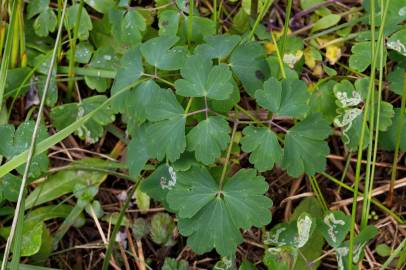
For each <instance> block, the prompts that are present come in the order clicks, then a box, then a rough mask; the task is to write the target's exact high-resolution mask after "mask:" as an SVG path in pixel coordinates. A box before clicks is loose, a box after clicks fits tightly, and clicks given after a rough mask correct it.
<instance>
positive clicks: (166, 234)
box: [150, 213, 175, 246]
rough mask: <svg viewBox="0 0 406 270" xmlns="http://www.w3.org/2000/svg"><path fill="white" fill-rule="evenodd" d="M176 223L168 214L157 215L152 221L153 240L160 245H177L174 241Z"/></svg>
mask: <svg viewBox="0 0 406 270" xmlns="http://www.w3.org/2000/svg"><path fill="white" fill-rule="evenodd" d="M174 228H175V223H174V222H173V219H172V218H171V216H170V215H168V214H167V213H157V214H155V215H154V216H153V217H152V220H151V231H150V235H151V239H152V241H154V242H155V243H156V244H158V245H164V246H172V245H173V244H175V242H174V240H173V239H172V232H173V229H174Z"/></svg>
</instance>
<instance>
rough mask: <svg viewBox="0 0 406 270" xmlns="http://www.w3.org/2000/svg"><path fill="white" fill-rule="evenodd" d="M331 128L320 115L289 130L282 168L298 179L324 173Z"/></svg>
mask: <svg viewBox="0 0 406 270" xmlns="http://www.w3.org/2000/svg"><path fill="white" fill-rule="evenodd" d="M330 132H331V130H330V126H329V124H328V122H327V121H326V120H325V119H324V118H323V117H322V116H321V115H320V114H311V115H309V116H308V117H306V118H305V119H304V120H303V121H302V122H300V123H298V124H297V125H295V126H294V127H293V128H291V129H289V130H288V132H287V134H286V138H285V148H284V153H283V159H282V168H283V169H286V170H287V171H288V174H289V175H290V176H293V177H297V176H300V175H302V174H303V173H306V174H308V175H313V174H315V173H316V172H320V171H323V170H324V169H325V166H326V156H327V155H328V153H329V152H330V149H329V147H328V145H327V142H325V141H324V140H325V139H326V138H327V137H328V136H329V135H330Z"/></svg>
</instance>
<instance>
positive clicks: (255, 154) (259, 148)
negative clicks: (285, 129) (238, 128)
mask: <svg viewBox="0 0 406 270" xmlns="http://www.w3.org/2000/svg"><path fill="white" fill-rule="evenodd" d="M242 133H243V134H244V137H243V138H242V139H241V147H242V150H243V151H244V152H247V153H251V154H250V157H249V161H250V163H252V164H254V165H255V168H256V169H257V170H258V171H260V172H263V171H267V170H272V168H273V166H274V164H275V163H278V162H280V161H281V159H282V148H281V146H280V145H279V142H278V137H277V136H276V134H275V133H274V132H273V131H272V130H271V129H269V128H259V127H252V126H248V127H246V128H244V130H243V132H242Z"/></svg>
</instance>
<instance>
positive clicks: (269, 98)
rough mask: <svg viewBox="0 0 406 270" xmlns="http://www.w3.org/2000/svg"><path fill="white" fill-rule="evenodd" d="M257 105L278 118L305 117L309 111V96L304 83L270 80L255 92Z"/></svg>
mask: <svg viewBox="0 0 406 270" xmlns="http://www.w3.org/2000/svg"><path fill="white" fill-rule="evenodd" d="M255 98H256V100H257V103H258V104H259V105H260V106H262V107H264V108H265V109H267V110H269V111H271V112H273V113H275V114H276V115H278V116H291V117H303V116H304V115H305V114H306V112H307V111H308V110H309V106H308V104H307V100H308V98H309V94H308V93H307V87H306V84H305V83H304V81H301V80H295V79H287V80H283V81H282V82H280V81H278V80H277V79H275V78H270V79H268V80H267V81H265V82H264V87H263V89H260V90H258V91H256V92H255Z"/></svg>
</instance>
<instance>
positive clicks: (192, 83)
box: [175, 55, 233, 100]
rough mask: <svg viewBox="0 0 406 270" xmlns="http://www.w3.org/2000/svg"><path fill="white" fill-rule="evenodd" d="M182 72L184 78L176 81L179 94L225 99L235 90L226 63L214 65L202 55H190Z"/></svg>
mask: <svg viewBox="0 0 406 270" xmlns="http://www.w3.org/2000/svg"><path fill="white" fill-rule="evenodd" d="M181 74H182V77H183V78H184V79H179V80H177V81H176V82H175V88H176V94H178V95H181V96H187V97H208V98H210V99H215V100H224V99H228V98H229V97H230V95H231V93H232V92H233V84H232V73H231V71H230V70H229V68H228V67H227V66H226V65H224V64H220V65H216V66H213V65H212V62H211V60H210V59H209V58H204V57H202V56H200V55H194V56H192V57H189V58H188V59H187V60H186V62H185V65H184V66H183V67H182V69H181Z"/></svg>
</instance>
